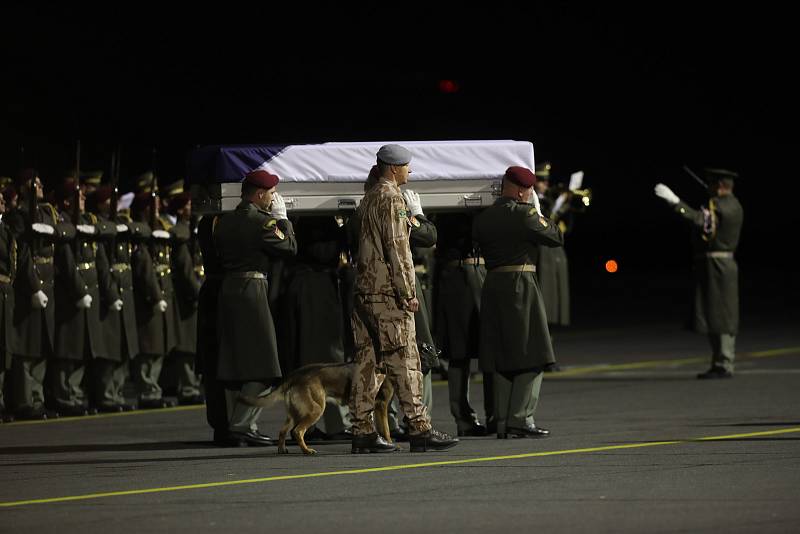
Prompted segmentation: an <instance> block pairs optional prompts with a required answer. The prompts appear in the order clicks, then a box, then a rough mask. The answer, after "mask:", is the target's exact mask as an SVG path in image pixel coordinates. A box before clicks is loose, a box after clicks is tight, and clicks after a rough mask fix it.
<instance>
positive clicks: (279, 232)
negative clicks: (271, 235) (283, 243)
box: [275, 226, 286, 240]
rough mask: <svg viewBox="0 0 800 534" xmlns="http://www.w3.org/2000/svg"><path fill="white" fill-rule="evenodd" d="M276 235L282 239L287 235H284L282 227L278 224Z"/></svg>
mask: <svg viewBox="0 0 800 534" xmlns="http://www.w3.org/2000/svg"><path fill="white" fill-rule="evenodd" d="M275 236H276V237H277V238H278V239H281V240H282V239H284V238H285V237H286V236H285V235H283V232H281V229H280V228H278V227H277V226H276V227H275Z"/></svg>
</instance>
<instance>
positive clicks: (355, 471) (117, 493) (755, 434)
mask: <svg viewBox="0 0 800 534" xmlns="http://www.w3.org/2000/svg"><path fill="white" fill-rule="evenodd" d="M796 432H800V427H793V428H784V429H780V430H766V431H762V432H749V433H746V434H728V435H725V436H708V437H702V438H689V439H682V440H674V441H652V442H648V443H628V444H625V445H608V446H604V447H589V448H584V449H567V450H561V451H543V452H529V453H523V454H510V455H507V456H487V457H479V458H464V459H461V460H444V461H439V462H424V463H418V464H403V465H390V466H385V467H368V468H365V469H348V470H345V471H324V472H321V473H305V474H301V475H280V476H272V477H263V478H249V479H244V480H228V481H224V482H207V483H204V484H187V485H184V486H165V487H161V488H144V489H136V490H126V491H110V492H106V493H89V494H85V495H69V496H66V497H51V498H47V499H30V500H25V501H9V502H0V508H10V507H14V506H27V505H31V504H50V503H60V502H69V501H86V500H91V499H102V498H106V497H122V496H125V495H145V494H150V493H164V492H169V491H185V490H193V489H204V488H220V487H224V486H241V485H244V484H260V483H263V482H276V481H280V480H299V479H303V478H319V477H331V476H339V475H362V474H368V473H380V472H386V471H400V470H403V469H420V468H424V467H440V466H447V465H464V464H472V463H478V462H497V461H500V460H518V459H522V458H536V457H542V456H559V455H565V454H586V453H592V452H605V451H617V450H624V449H641V448H644V447H658V446H662V445H676V444H681V443H693V442H702V441H720V440H726V439H741V438H753V437H760V436H775V435H778V434H790V433H796Z"/></svg>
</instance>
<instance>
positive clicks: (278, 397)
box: [237, 383, 286, 408]
mask: <svg viewBox="0 0 800 534" xmlns="http://www.w3.org/2000/svg"><path fill="white" fill-rule="evenodd" d="M284 384H285V383H284ZM284 384H281V385H280V386H278V387H276V388H274V389H273V390H272V391H270V392H269V393H267V394H266V395H262V396H259V397H253V396H251V395H239V397H238V399H237V400H239V401H241V402H242V403H244V404H247V405H249V406H258V407H259V408H266V407H268V406H272V405H273V404H275V403H276V402H278V401H282V400H283V397H284V395H285V394H286V388H285V387H284Z"/></svg>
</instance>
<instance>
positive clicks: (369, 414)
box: [350, 145, 458, 453]
mask: <svg viewBox="0 0 800 534" xmlns="http://www.w3.org/2000/svg"><path fill="white" fill-rule="evenodd" d="M377 156H378V168H379V171H380V179H379V181H378V183H377V184H376V185H375V187H373V188H372V189H370V190H369V191H368V192H367V193H366V195H364V199H363V200H362V202H361V205H360V206H359V208H358V209H359V215H358V217H359V219H360V221H361V228H360V230H359V238H358V263H357V269H358V275H357V278H356V296H355V310H354V313H353V316H352V323H353V336H354V338H355V345H356V355H355V369H354V372H353V383H352V393H351V400H350V413H351V417H352V421H353V444H352V452H353V453H362V452H391V451H394V450H397V448H396V446H395V445H394V444H391V443H387V442H386V441H384V440H383V438H381V437H380V436H378V434H377V433H376V432H375V426H374V419H373V412H374V409H375V396H376V395H377V393H378V390H379V388H380V386H381V383H382V382H383V380H384V379H385V378H386V377H387V374H388V378H389V379H390V380H391V381H392V383H393V385H394V387H395V391H396V393H397V396H398V399H399V400H400V405H401V407H402V409H403V412H404V414H405V416H406V419H407V421H408V426H409V429H410V441H411V451H412V452H417V451H420V452H422V451H425V450H428V449H436V450H440V449H445V448H449V447H452V446H454V445H456V443H457V442H458V440H457V439H453V438H452V437H450V436H448V435H447V434H444V433H442V432H439V431H438V430H435V429H433V428H432V427H431V423H430V417H429V416H428V413H427V410H426V409H425V406H424V404H423V403H422V373H421V371H420V359H419V352H418V350H417V343H416V334H415V329H414V316H413V314H414V312H416V311H418V310H419V300H418V299H417V295H416V287H415V282H414V263H413V261H412V259H411V248H410V245H409V233H410V228H411V227H412V222H411V220H410V218H409V215H408V212H407V210H406V204H405V201H404V200H403V195H402V194H401V192H400V187H399V186H401V185H403V184H405V183H406V182H407V181H408V174H409V163H410V161H411V152H410V151H409V150H408V149H406V148H405V147H402V146H400V145H385V146H383V147H381V149H380V150H379V151H378V154H377Z"/></svg>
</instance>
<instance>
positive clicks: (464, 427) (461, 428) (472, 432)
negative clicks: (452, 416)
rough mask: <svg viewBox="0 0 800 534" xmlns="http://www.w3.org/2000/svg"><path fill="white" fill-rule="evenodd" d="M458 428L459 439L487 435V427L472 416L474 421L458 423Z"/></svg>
mask: <svg viewBox="0 0 800 534" xmlns="http://www.w3.org/2000/svg"><path fill="white" fill-rule="evenodd" d="M456 426H457V427H458V437H459V438H461V437H469V436H485V435H486V434H487V431H486V427H485V426H483V425H482V424H481V422H480V421H478V417H477V416H476V415H475V414H472V420H469V421H456Z"/></svg>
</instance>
